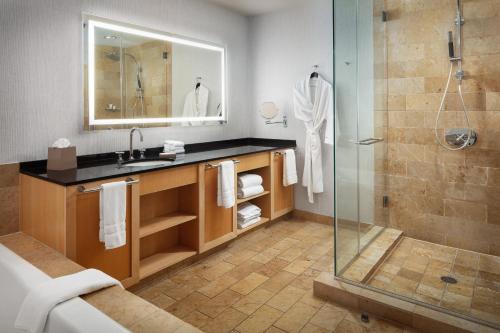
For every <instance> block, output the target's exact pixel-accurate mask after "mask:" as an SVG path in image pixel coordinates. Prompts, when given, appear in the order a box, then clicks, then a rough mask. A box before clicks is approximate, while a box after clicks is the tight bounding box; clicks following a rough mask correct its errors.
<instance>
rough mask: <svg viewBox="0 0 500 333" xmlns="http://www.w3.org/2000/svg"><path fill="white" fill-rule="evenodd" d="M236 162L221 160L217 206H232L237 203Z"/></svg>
mask: <svg viewBox="0 0 500 333" xmlns="http://www.w3.org/2000/svg"><path fill="white" fill-rule="evenodd" d="M235 201H236V199H235V196H234V162H233V161H224V162H221V163H220V165H219V168H218V176H217V206H219V207H224V208H231V207H233V206H234V204H235Z"/></svg>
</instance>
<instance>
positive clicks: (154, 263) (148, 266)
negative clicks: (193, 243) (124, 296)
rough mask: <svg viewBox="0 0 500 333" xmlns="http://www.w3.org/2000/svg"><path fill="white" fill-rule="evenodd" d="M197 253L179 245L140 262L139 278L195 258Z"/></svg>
mask: <svg viewBox="0 0 500 333" xmlns="http://www.w3.org/2000/svg"><path fill="white" fill-rule="evenodd" d="M196 253H197V252H196V251H195V250H194V249H191V248H189V247H187V246H182V245H177V246H174V247H172V248H170V249H168V250H167V251H165V252H159V253H157V254H154V255H152V256H150V257H147V258H144V259H142V260H141V262H140V267H139V277H140V279H144V278H146V277H148V276H150V275H153V274H155V273H158V272H159V271H161V270H163V269H165V268H167V267H170V266H172V265H175V264H177V263H179V262H181V261H183V260H185V259H187V258H189V257H192V256H195V255H196Z"/></svg>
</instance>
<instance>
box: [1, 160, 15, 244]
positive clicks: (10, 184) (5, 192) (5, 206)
mask: <svg viewBox="0 0 500 333" xmlns="http://www.w3.org/2000/svg"><path fill="white" fill-rule="evenodd" d="M18 230H19V164H17V163H15V164H4V165H0V236H2V235H7V234H10V233H13V232H16V231H18Z"/></svg>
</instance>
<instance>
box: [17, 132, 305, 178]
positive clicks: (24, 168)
mask: <svg viewBox="0 0 500 333" xmlns="http://www.w3.org/2000/svg"><path fill="white" fill-rule="evenodd" d="M214 144H215V145H214ZM189 146H191V147H192V148H191V149H192V150H191V149H188V145H186V153H187V154H189V153H198V152H205V151H212V150H221V149H228V148H237V147H242V146H259V147H269V148H268V149H263V150H262V151H260V152H249V153H240V154H230V155H224V157H217V158H213V159H200V160H198V161H192V162H186V163H183V164H177V165H166V166H163V167H155V168H152V169H151V170H144V169H143V170H137V171H132V170H131V171H130V172H124V173H121V174H119V175H113V176H103V177H95V178H91V179H87V180H82V181H74V182H62V181H58V180H57V179H53V178H49V177H46V176H42V174H45V173H46V170H44V171H43V172H40V164H41V163H43V164H44V165H45V166H46V165H47V164H46V163H47V160H40V161H33V162H22V163H20V171H19V172H20V173H21V174H24V175H27V176H31V177H35V178H38V179H41V180H44V181H47V182H50V183H54V184H57V185H61V186H65V187H69V186H75V185H81V184H86V183H89V182H96V181H100V180H106V179H112V178H122V177H127V176H133V175H138V174H141V173H146V172H154V171H161V170H166V169H172V168H177V167H182V166H188V165H193V164H199V163H205V162H209V161H214V160H218V159H222V158H231V157H236V156H245V155H253V154H258V153H261V152H269V151H273V150H276V149H284V148H296V147H297V144H296V141H295V140H281V139H260V138H245V139H235V140H224V141H212V142H207V143H201V144H191V145H189ZM202 147H203V148H205V149H203V148H202ZM193 148H194V149H193ZM161 149H163V148H151V149H149V150H150V151H157V150H161ZM108 154H113V155H114V153H108ZM99 155H107V154H98V155H86V156H79V157H78V158H82V157H83V158H86V157H87V156H99ZM106 160H107V161H108V162H107V163H104V164H96V165H82V166H81V165H80V164H79V167H92V166H100V165H109V164H114V163H116V160H113V161H112V162H111V163H110V162H109V159H106ZM30 167H31V168H33V169H31V168H30ZM56 172H57V171H56ZM61 172H65V171H61Z"/></svg>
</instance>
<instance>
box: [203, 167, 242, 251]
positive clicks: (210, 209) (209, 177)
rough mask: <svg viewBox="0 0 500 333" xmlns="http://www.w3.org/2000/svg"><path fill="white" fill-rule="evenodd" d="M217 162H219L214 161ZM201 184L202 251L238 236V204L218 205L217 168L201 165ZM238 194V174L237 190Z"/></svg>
mask: <svg viewBox="0 0 500 333" xmlns="http://www.w3.org/2000/svg"><path fill="white" fill-rule="evenodd" d="M213 163H214V164H217V163H218V162H213ZM198 172H199V184H200V194H201V196H200V226H201V227H200V253H201V252H205V251H208V250H210V249H212V248H214V247H216V246H218V245H221V244H223V243H225V242H227V241H229V240H231V239H233V238H235V237H236V235H237V234H236V233H237V229H236V205H235V206H234V207H232V208H223V207H219V206H217V178H218V171H217V168H206V166H205V164H200V165H199V169H198ZM234 193H235V195H236V174H235V190H234Z"/></svg>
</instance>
